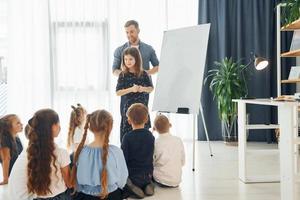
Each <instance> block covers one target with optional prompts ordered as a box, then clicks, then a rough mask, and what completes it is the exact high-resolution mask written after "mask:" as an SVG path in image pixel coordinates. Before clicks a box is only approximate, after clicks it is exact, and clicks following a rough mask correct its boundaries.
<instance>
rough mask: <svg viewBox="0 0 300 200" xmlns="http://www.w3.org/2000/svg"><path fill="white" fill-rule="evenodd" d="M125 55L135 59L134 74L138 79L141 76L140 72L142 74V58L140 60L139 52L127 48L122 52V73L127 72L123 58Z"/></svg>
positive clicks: (133, 48)
mask: <svg viewBox="0 0 300 200" xmlns="http://www.w3.org/2000/svg"><path fill="white" fill-rule="evenodd" d="M126 55H130V56H132V57H134V59H135V65H134V74H135V75H136V76H138V77H140V76H141V75H142V72H143V68H142V64H143V63H142V58H141V54H140V51H139V50H138V49H137V48H135V47H128V48H126V49H125V50H124V51H123V56H122V66H123V69H124V73H128V72H129V69H128V67H127V66H126V65H125V60H124V57H125V56H126Z"/></svg>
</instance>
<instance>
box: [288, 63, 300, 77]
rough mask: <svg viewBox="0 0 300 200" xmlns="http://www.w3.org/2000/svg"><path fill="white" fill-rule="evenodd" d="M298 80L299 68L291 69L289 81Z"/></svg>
mask: <svg viewBox="0 0 300 200" xmlns="http://www.w3.org/2000/svg"><path fill="white" fill-rule="evenodd" d="M299 78H300V66H293V67H291V70H290V74H289V80H293V79H299Z"/></svg>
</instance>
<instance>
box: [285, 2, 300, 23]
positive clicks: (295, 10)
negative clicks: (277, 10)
mask: <svg viewBox="0 0 300 200" xmlns="http://www.w3.org/2000/svg"><path fill="white" fill-rule="evenodd" d="M281 3H282V4H284V5H285V6H284V7H283V9H282V15H281V22H282V24H283V25H284V26H287V25H289V24H290V23H292V22H293V21H295V20H297V19H299V18H300V11H299V9H300V0H285V1H283V2H281Z"/></svg>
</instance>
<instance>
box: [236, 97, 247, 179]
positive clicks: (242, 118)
mask: <svg viewBox="0 0 300 200" xmlns="http://www.w3.org/2000/svg"><path fill="white" fill-rule="evenodd" d="M238 130H239V131H238V135H239V147H238V148H239V178H240V180H241V181H243V182H244V183H245V182H246V178H247V177H246V176H247V158H246V150H247V135H246V104H245V103H243V102H238Z"/></svg>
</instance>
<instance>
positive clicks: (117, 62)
mask: <svg viewBox="0 0 300 200" xmlns="http://www.w3.org/2000/svg"><path fill="white" fill-rule="evenodd" d="M124 27H125V31H126V35H127V38H128V42H126V43H125V44H123V45H122V46H119V47H118V48H117V49H116V50H115V53H114V61H113V66H112V71H113V74H114V75H115V76H117V77H119V75H120V73H121V72H122V70H121V64H122V55H123V51H124V50H125V49H126V48H128V47H136V48H138V49H139V51H140V53H141V57H142V63H143V69H144V70H145V71H146V72H147V73H148V74H149V75H152V74H155V73H156V72H157V71H158V67H159V66H158V65H159V61H158V59H157V56H156V53H155V51H154V49H153V48H152V46H150V45H148V44H146V43H144V42H142V41H141V40H140V38H139V33H140V29H139V24H138V22H137V21H135V20H129V21H127V22H126V23H125V25H124ZM149 63H151V65H152V66H153V67H152V68H151V69H150V65H149ZM145 95H146V98H147V102H148V100H149V94H145ZM123 104H124V97H123V96H121V103H120V111H121V113H122V108H123V107H124V105H123ZM120 139H121V142H122V138H121V137H120Z"/></svg>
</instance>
